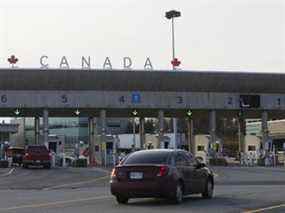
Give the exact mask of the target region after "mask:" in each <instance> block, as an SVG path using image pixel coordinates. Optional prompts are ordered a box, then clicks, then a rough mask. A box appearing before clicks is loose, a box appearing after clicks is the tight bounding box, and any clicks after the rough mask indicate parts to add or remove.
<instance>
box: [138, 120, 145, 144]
mask: <svg viewBox="0 0 285 213" xmlns="http://www.w3.org/2000/svg"><path fill="white" fill-rule="evenodd" d="M144 123H145V119H144V118H143V117H141V118H140V124H139V132H140V133H139V134H140V148H141V149H143V148H144V145H145V130H144Z"/></svg>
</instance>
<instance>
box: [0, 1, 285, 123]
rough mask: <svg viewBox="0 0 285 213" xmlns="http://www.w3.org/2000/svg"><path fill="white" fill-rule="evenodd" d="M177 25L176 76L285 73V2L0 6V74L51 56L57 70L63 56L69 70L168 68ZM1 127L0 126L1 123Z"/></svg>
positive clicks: (22, 3) (17, 3) (35, 65)
mask: <svg viewBox="0 0 285 213" xmlns="http://www.w3.org/2000/svg"><path fill="white" fill-rule="evenodd" d="M172 9H175V10H179V11H180V12H181V14H182V16H181V17H179V18H177V19H175V50H176V57H177V58H178V59H179V60H180V61H181V66H180V69H181V71H187V70H222V71H245V72H249V71H252V72H283V71H284V70H285V0H176V1H173V0H143V1H138V0H136V1H135V0H1V1H0V68H5V67H9V64H8V62H7V58H8V57H9V56H10V55H12V54H14V55H16V57H17V58H18V59H19V62H18V64H17V66H18V67H20V68H39V67H40V57H41V56H42V55H46V56H48V61H47V62H48V64H49V67H50V68H58V67H59V64H60V61H61V58H62V57H63V56H65V57H66V58H67V60H68V63H69V65H70V67H71V68H80V66H81V57H82V56H85V57H88V56H90V57H91V64H92V65H91V66H92V68H99V69H101V68H102V67H103V64H104V61H105V58H106V57H109V58H110V61H111V63H112V67H113V68H114V69H121V68H123V57H130V58H131V59H132V62H133V66H132V68H133V69H143V68H144V64H145V61H146V58H147V57H149V58H150V60H151V63H152V65H153V68H154V69H155V70H167V69H171V63H170V61H171V57H172V51H171V23H170V21H169V20H167V19H166V18H165V17H164V16H165V12H166V11H168V10H172ZM0 120H1V119H0Z"/></svg>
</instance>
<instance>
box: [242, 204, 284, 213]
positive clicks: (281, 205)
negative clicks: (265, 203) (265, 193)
mask: <svg viewBox="0 0 285 213" xmlns="http://www.w3.org/2000/svg"><path fill="white" fill-rule="evenodd" d="M282 207H285V204H280V205H276V206H269V207H265V208H261V209H254V210H249V211H245V212H244V213H256V212H262V211H267V210H272V209H278V208H282Z"/></svg>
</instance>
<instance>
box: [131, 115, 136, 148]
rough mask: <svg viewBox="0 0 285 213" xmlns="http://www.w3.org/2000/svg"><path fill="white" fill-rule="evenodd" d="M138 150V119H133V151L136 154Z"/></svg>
mask: <svg viewBox="0 0 285 213" xmlns="http://www.w3.org/2000/svg"><path fill="white" fill-rule="evenodd" d="M135 150H136V118H135V117H133V149H132V151H133V152H134V151H135Z"/></svg>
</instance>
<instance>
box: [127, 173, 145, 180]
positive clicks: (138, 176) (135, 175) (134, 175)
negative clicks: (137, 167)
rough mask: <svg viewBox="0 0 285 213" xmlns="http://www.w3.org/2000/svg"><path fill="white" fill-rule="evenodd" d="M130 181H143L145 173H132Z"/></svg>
mask: <svg viewBox="0 0 285 213" xmlns="http://www.w3.org/2000/svg"><path fill="white" fill-rule="evenodd" d="M130 179H132V180H140V179H143V173H142V172H130Z"/></svg>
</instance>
